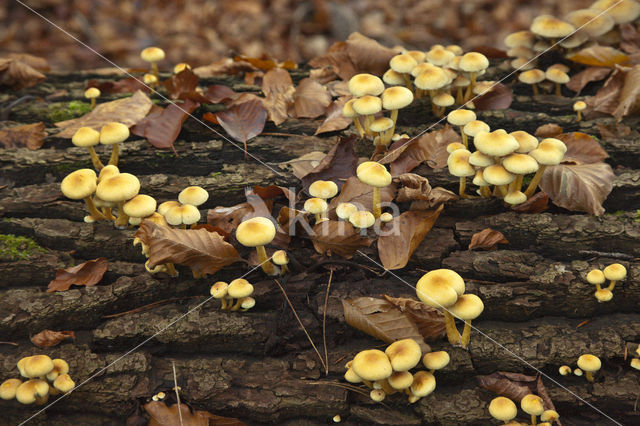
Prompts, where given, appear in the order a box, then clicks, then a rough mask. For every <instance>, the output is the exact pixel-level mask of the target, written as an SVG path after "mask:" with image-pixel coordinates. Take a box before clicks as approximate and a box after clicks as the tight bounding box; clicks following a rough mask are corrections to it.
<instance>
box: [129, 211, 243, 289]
mask: <svg viewBox="0 0 640 426" xmlns="http://www.w3.org/2000/svg"><path fill="white" fill-rule="evenodd" d="M135 236H136V237H138V238H140V240H141V241H142V242H143V243H145V244H146V245H148V246H149V267H150V268H154V267H155V266H156V265H160V264H163V263H177V264H180V265H186V266H188V267H189V268H191V270H192V271H193V272H194V274H197V275H199V276H204V275H206V274H214V273H216V272H217V271H219V270H220V269H222V268H223V267H225V266H227V265H231V264H232V263H234V262H237V261H239V260H240V255H239V254H238V252H237V251H236V249H235V248H234V247H233V246H232V245H231V244H229V243H227V242H225V241H224V238H223V237H222V236H221V235H220V234H218V233H216V232H209V231H207V230H205V229H188V230H187V229H172V228H168V227H166V226H159V225H156V224H155V223H153V222H152V221H150V220H145V221H143V222H142V223H141V224H140V228H139V229H138V231H137V232H136V234H135Z"/></svg>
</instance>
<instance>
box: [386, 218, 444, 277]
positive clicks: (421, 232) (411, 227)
mask: <svg viewBox="0 0 640 426" xmlns="http://www.w3.org/2000/svg"><path fill="white" fill-rule="evenodd" d="M443 207H444V205H440V207H438V208H437V209H436V210H409V211H406V212H404V213H402V214H401V215H400V216H396V217H394V218H393V220H392V221H391V222H388V223H386V224H385V226H384V228H382V230H381V234H380V236H379V237H378V256H379V257H380V262H381V263H382V265H383V266H384V268H385V269H387V270H394V269H400V268H404V267H405V266H406V265H407V263H408V262H409V259H410V258H411V255H412V254H413V252H414V251H415V250H416V249H417V248H418V246H419V245H420V243H421V242H422V240H424V238H425V237H426V236H427V234H428V233H429V231H430V230H431V228H432V227H433V225H434V224H435V222H436V220H437V219H438V216H440V213H441V212H442V209H443Z"/></svg>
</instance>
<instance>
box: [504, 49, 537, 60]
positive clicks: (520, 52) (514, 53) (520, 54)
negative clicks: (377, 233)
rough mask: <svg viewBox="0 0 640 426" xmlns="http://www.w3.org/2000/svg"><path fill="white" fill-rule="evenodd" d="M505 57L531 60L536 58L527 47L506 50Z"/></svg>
mask: <svg viewBox="0 0 640 426" xmlns="http://www.w3.org/2000/svg"><path fill="white" fill-rule="evenodd" d="M507 56H508V57H510V58H524V59H532V58H533V57H534V56H536V52H534V51H533V50H531V49H530V48H528V47H512V48H511V49H509V50H507Z"/></svg>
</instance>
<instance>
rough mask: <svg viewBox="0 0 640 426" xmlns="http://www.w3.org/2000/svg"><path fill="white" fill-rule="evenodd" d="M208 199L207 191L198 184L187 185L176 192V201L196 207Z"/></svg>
mask: <svg viewBox="0 0 640 426" xmlns="http://www.w3.org/2000/svg"><path fill="white" fill-rule="evenodd" d="M208 199H209V193H208V192H207V190H206V189H204V188H202V187H200V186H188V187H186V188H185V189H183V190H182V191H180V193H179V194H178V201H179V202H181V203H182V204H191V205H192V206H195V207H198V206H200V205H202V204H204V203H205V202H206V201H207V200H208Z"/></svg>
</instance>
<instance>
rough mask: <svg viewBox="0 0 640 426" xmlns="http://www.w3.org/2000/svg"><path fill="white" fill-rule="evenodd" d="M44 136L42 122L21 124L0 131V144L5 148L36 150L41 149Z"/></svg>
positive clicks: (45, 134)
mask: <svg viewBox="0 0 640 426" xmlns="http://www.w3.org/2000/svg"><path fill="white" fill-rule="evenodd" d="M46 136H47V133H46V132H45V131H44V123H43V122H40V123H33V124H23V125H22V126H14V127H7V128H4V129H0V144H1V145H3V146H4V147H5V148H23V147H27V148H29V149H31V150H36V149H39V148H40V147H42V144H43V143H44V138H45V137H46Z"/></svg>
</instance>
